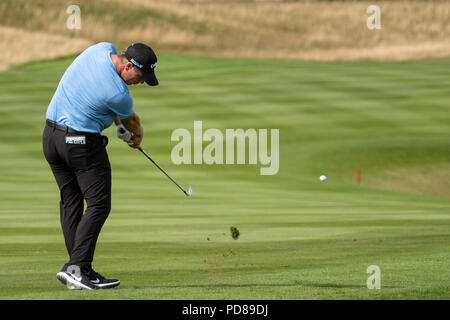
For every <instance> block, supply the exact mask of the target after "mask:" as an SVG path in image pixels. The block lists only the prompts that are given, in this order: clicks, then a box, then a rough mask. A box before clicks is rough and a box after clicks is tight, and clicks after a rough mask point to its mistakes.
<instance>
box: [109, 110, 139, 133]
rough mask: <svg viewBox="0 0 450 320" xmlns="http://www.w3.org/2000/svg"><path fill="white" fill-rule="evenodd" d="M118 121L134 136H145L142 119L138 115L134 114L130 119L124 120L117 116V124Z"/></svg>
mask: <svg viewBox="0 0 450 320" xmlns="http://www.w3.org/2000/svg"><path fill="white" fill-rule="evenodd" d="M116 120H117V121H118V122H119V124H120V123H122V124H123V126H124V127H125V128H126V129H127V130H128V131H130V132H131V133H132V134H133V136H136V137H142V136H143V134H144V129H143V128H142V125H141V119H140V118H139V116H138V115H137V114H136V113H133V115H131V116H130V117H128V118H126V119H122V120H120V119H119V118H118V117H117V116H116V118H115V119H114V122H115V123H116V124H117V122H116Z"/></svg>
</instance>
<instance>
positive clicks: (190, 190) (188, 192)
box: [186, 186, 192, 197]
mask: <svg viewBox="0 0 450 320" xmlns="http://www.w3.org/2000/svg"><path fill="white" fill-rule="evenodd" d="M186 195H187V196H188V197H190V196H191V195H192V188H191V186H189V189H188V191H187V193H186Z"/></svg>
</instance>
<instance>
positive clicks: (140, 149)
mask: <svg viewBox="0 0 450 320" xmlns="http://www.w3.org/2000/svg"><path fill="white" fill-rule="evenodd" d="M138 149H139V151H140V152H142V153H143V154H144V155H145V156H146V157H147V158H148V159H149V160H150V161H151V162H153V164H154V165H155V166H156V167H158V169H159V170H161V171H162V173H164V174H165V175H166V176H167V178H169V179H170V180H171V181H172V182H173V183H175V184H176V185H177V187H178V188H180V190H181V191H183V192H184V194H185V195H187V196H188V194H187V192H186V191H185V190H184V189H183V188H182V187H180V185H179V184H178V183H176V181H175V180H173V179H172V178H171V177H170V176H169V175H168V174H167V173H166V172H165V171H164V169H163V168H161V167H160V166H159V165H158V164H157V163H156V162H155V161H153V159H152V158H151V157H150V156H149V155H148V154H147V153H146V152H145V151H144V150H142V148H141V147H139V148H138Z"/></svg>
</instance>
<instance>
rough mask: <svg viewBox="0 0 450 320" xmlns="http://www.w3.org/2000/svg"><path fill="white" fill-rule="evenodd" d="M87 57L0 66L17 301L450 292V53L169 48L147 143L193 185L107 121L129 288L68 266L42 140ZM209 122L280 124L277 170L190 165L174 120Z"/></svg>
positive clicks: (111, 249)
mask: <svg viewBox="0 0 450 320" xmlns="http://www.w3.org/2000/svg"><path fill="white" fill-rule="evenodd" d="M72 60H73V57H72V58H64V59H59V60H54V61H44V62H34V63H29V64H26V65H23V66H18V67H14V68H12V69H11V70H10V71H7V72H5V73H0V155H1V157H0V204H1V206H0V229H1V231H0V299H449V298H450V280H449V279H450V270H449V267H448V266H449V264H450V183H449V181H450V103H449V102H450V93H449V92H450V91H449V88H450V60H448V59H444V60H436V61H417V62H397V63H376V62H358V63H307V62H286V61H267V60H245V59H218V58H202V57H187V56H174V55H161V57H159V56H158V70H157V75H158V79H159V80H160V86H159V87H156V88H150V87H148V86H138V87H132V88H131V89H130V92H131V95H132V97H133V99H134V103H135V111H136V112H137V113H138V114H139V115H140V116H141V119H142V122H143V125H144V129H145V135H144V140H143V144H142V147H143V149H144V150H146V151H147V152H148V153H149V154H150V155H151V156H152V157H153V159H154V160H155V161H156V162H158V163H159V164H160V165H161V166H162V167H163V168H164V169H165V170H167V172H168V173H169V174H170V175H171V176H172V177H173V178H174V179H175V180H176V181H177V182H178V183H180V184H181V185H182V186H183V187H185V188H187V187H188V186H189V185H191V186H192V189H193V195H192V197H190V198H187V197H186V196H184V195H183V193H182V192H181V191H180V190H179V189H178V188H177V187H176V186H175V185H174V184H172V183H171V182H170V181H169V179H167V178H166V177H165V176H164V175H163V174H162V173H161V172H160V171H159V170H158V169H157V168H156V167H155V166H154V165H153V164H152V163H151V162H150V161H148V159H146V158H145V157H144V156H143V155H142V154H141V153H140V152H139V151H137V150H133V149H131V148H129V147H128V146H126V144H125V143H123V142H122V141H120V140H119V139H117V138H116V137H115V129H114V128H113V127H111V128H109V129H107V130H106V131H104V135H107V136H108V137H109V138H110V140H109V145H108V152H109V157H110V161H111V165H112V174H113V203H112V211H111V213H110V216H109V218H108V220H107V221H106V223H105V226H104V228H103V230H102V232H101V234H100V238H99V242H98V245H97V249H96V255H95V260H94V265H93V266H94V268H95V269H96V271H98V272H100V273H102V274H104V275H105V276H109V277H117V278H119V279H120V280H121V285H120V286H119V287H118V288H116V289H112V290H99V291H95V292H92V291H71V290H68V289H67V288H65V287H64V286H63V285H61V284H60V283H59V281H57V279H56V276H55V274H56V273H57V272H58V271H59V270H60V268H61V267H62V265H63V264H64V263H66V262H67V258H68V256H67V252H66V249H65V246H64V240H63V236H62V231H61V229H60V225H59V192H58V189H57V186H56V183H55V182H54V178H53V175H52V174H51V171H50V168H49V167H48V164H47V162H46V161H45V159H44V156H43V154H42V144H41V135H42V130H43V128H44V123H45V112H46V109H47V106H48V103H49V101H50V99H51V97H52V95H53V93H54V90H55V89H56V86H57V84H58V81H59V79H60V77H61V76H62V74H63V72H64V71H65V69H66V68H67V67H68V65H69V64H70V63H71V61H72ZM195 120H201V121H203V129H204V130H206V129H208V128H217V129H219V130H220V131H221V132H225V130H226V129H237V128H243V129H249V128H254V129H256V130H258V129H279V130H280V156H279V159H280V168H279V172H278V174H276V175H272V176H270V175H267V176H263V175H260V167H261V166H260V165H248V164H247V165H206V164H203V165H179V166H177V165H175V164H173V163H172V161H171V150H172V148H173V147H174V146H175V145H176V142H172V141H171V134H172V131H173V130H175V129H177V128H186V129H188V130H189V131H190V132H191V134H192V133H193V124H194V121H195ZM205 146H206V143H204V147H205ZM269 150H270V149H269ZM358 169H360V170H361V184H360V185H359V186H358V185H357V184H356V182H355V173H356V170H358ZM322 174H325V175H326V176H327V177H328V180H327V181H326V182H320V181H319V176H320V175H322ZM231 226H235V227H237V228H238V229H239V231H240V237H239V239H237V240H234V239H233V238H232V237H231V234H230V227H231ZM371 265H376V266H379V268H380V270H381V289H380V290H369V289H368V288H367V287H366V280H367V278H368V277H369V276H370V275H369V274H367V273H366V270H367V268H368V267H369V266H371Z"/></svg>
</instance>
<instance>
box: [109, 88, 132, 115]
mask: <svg viewBox="0 0 450 320" xmlns="http://www.w3.org/2000/svg"><path fill="white" fill-rule="evenodd" d="M108 106H109V109H110V110H111V111H112V112H114V113H115V114H116V115H117V116H118V117H119V118H120V119H125V118H128V117H129V116H131V115H132V114H133V112H134V111H133V99H131V97H130V95H129V94H126V93H121V94H117V95H115V96H114V97H112V98H111V99H109V100H108Z"/></svg>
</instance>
